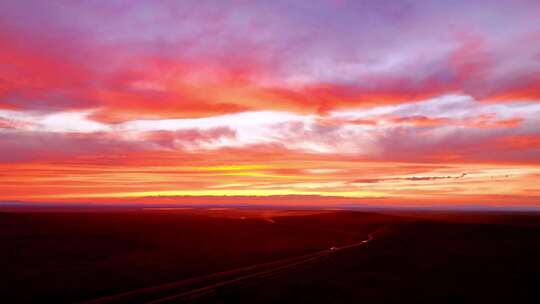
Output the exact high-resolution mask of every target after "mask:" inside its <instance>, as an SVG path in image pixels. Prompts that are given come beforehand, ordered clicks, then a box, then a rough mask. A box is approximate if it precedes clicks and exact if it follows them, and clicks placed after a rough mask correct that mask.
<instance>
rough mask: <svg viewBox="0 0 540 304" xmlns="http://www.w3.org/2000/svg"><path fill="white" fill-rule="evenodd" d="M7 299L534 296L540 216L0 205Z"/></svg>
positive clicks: (539, 281) (454, 299)
mask: <svg viewBox="0 0 540 304" xmlns="http://www.w3.org/2000/svg"><path fill="white" fill-rule="evenodd" d="M0 237H1V243H0V263H1V271H0V280H1V285H0V290H2V293H1V295H0V296H1V297H2V298H1V299H0V301H2V302H3V303H73V302H86V301H93V302H92V303H177V302H195V303H360V302H363V303H403V302H416V303H418V302H423V303H441V302H444V303H461V302H476V303H540V302H538V301H539V300H540V297H539V296H538V294H537V293H538V291H537V288H538V286H540V215H535V214H525V213H514V214H511V213H508V214H505V213H478V212H476V213H470V212H469V213H427V212H424V213H410V212H409V213H403V212H393V213H386V214H378V213H367V212H352V211H277V210H238V209H230V210H205V209H194V210H146V211H142V210H138V211H115V212H69V213H66V212H54V213H51V212H49V213H47V212H45V213H43V212H40V213H29V212H16V213H0Z"/></svg>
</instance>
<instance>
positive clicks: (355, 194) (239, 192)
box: [47, 189, 386, 198]
mask: <svg viewBox="0 0 540 304" xmlns="http://www.w3.org/2000/svg"><path fill="white" fill-rule="evenodd" d="M279 195H319V196H334V197H350V198H378V197H382V196H386V195H384V193H381V192H374V191H345V192H343V191H340V192H330V191H297V190H294V189H236V190H230V189H209V190H164V191H140V192H138V191H137V192H117V193H85V194H63V195H49V196H47V198H142V197H160V196H246V197H249V196H279Z"/></svg>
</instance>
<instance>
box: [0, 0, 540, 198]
mask: <svg viewBox="0 0 540 304" xmlns="http://www.w3.org/2000/svg"><path fill="white" fill-rule="evenodd" d="M220 198H224V199H229V201H231V200H230V199H231V198H232V199H233V200H237V201H241V202H244V203H247V204H249V203H253V204H258V203H260V202H261V198H263V199H264V200H263V201H264V202H266V203H268V202H270V203H275V204H288V203H291V204H295V203H298V204H318V205H323V206H336V205H339V204H344V203H346V204H371V205H389V206H409V205H422V206H424V205H427V206H458V205H481V206H502V207H505V206H529V207H531V206H532V207H540V1H536V0H533V1H526V0H508V1H506V0H500V1H493V0H490V1H482V0H479V1H465V0H463V1H407V0H402V1H389V0H378V1H363V0H357V1H352V0H351V1H349V0H310V1H300V0H299V1H281V0H275V1H247V0H230V1H201V0H197V1H192V0H185V1H139V0H133V1H61V0H59V1H24V0H23V1H20V0H16V1H12V0H4V1H1V2H0V200H3V201H28V202H50V201H55V202H66V203H67V202H82V201H84V202H93V201H107V202H115V203H121V202H133V201H159V200H163V199H166V200H168V201H172V202H174V201H182V202H188V203H189V202H193V203H196V202H204V201H209V200H213V199H220Z"/></svg>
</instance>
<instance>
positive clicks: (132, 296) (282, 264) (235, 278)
mask: <svg viewBox="0 0 540 304" xmlns="http://www.w3.org/2000/svg"><path fill="white" fill-rule="evenodd" d="M374 234H375V232H373V233H370V234H369V235H368V238H367V239H365V240H362V241H360V242H357V243H353V244H349V245H345V246H340V247H331V248H329V249H325V250H321V251H318V252H315V253H311V254H306V255H302V256H298V257H293V258H287V259H282V260H278V261H274V262H269V263H262V264H257V265H253V266H248V267H242V268H237V269H234V270H229V271H223V272H218V273H214V274H210V275H205V276H200V277H196V278H191V279H186V280H181V281H177V282H173V283H169V284H165V285H160V286H155V287H149V288H143V289H139V290H135V291H130V292H126V293H122V294H119V295H114V296H108V297H103V298H99V299H95V300H91V301H88V302H84V304H104V303H152V304H156V303H169V302H178V301H189V300H193V299H196V298H199V297H202V296H204V295H208V294H212V293H214V292H216V290H217V289H218V288H224V287H227V286H231V287H232V286H241V285H242V284H245V283H248V282H250V281H251V280H255V279H261V278H264V277H268V276H273V275H277V274H279V273H282V272H285V271H290V270H293V269H294V268H296V267H299V266H301V265H305V264H308V263H312V262H314V261H317V260H320V259H322V258H325V257H328V256H330V255H332V254H334V253H336V252H339V251H342V250H347V249H351V248H355V247H360V246H365V245H366V244H367V243H369V242H370V241H372V240H373V239H374Z"/></svg>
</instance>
